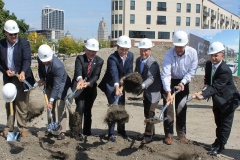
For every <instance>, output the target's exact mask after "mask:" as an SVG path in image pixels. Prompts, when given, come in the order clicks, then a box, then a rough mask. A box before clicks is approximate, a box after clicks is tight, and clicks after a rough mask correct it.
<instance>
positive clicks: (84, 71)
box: [73, 38, 104, 140]
mask: <svg viewBox="0 0 240 160" xmlns="http://www.w3.org/2000/svg"><path fill="white" fill-rule="evenodd" d="M98 50H99V42H98V41H97V40H96V39H94V38H90V39H88V40H87V42H86V45H85V54H83V55H78V56H77V57H76V60H75V70H74V77H73V90H75V89H76V87H77V86H80V88H81V90H80V91H78V92H76V94H75V103H76V106H77V107H76V111H77V112H78V113H79V115H80V117H81V127H80V128H81V129H80V131H79V140H83V136H82V134H83V135H86V136H90V135H92V132H91V125H92V106H93V103H94V101H95V99H96V97H97V80H98V78H99V76H100V73H101V69H102V66H103V62H104V61H103V59H102V58H100V57H99V56H97V55H96V54H97V52H98ZM82 117H84V121H83V130H82Z"/></svg>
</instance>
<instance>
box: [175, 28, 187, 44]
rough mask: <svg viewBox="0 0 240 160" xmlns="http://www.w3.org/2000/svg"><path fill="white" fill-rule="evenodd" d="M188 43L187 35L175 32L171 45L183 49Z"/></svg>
mask: <svg viewBox="0 0 240 160" xmlns="http://www.w3.org/2000/svg"><path fill="white" fill-rule="evenodd" d="M187 43H188V35H187V33H186V32H184V31H176V32H175V33H174V35H173V45H174V46H180V47H183V46H185V45H186V44H187Z"/></svg>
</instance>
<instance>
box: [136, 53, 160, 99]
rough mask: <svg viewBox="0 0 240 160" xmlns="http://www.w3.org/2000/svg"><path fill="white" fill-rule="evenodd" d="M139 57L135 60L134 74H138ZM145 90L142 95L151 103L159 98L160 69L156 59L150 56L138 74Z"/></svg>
mask: <svg viewBox="0 0 240 160" xmlns="http://www.w3.org/2000/svg"><path fill="white" fill-rule="evenodd" d="M140 59H141V57H138V58H137V59H136V68H135V72H138V73H140V65H141V62H140ZM140 74H141V76H142V79H143V83H144V84H145V86H146V88H145V89H144V94H145V96H146V97H147V98H148V100H149V101H150V102H151V103H156V102H158V101H159V100H160V98H161V93H160V91H161V86H162V81H161V78H160V69H159V65H158V63H157V61H156V59H155V58H154V57H153V56H150V57H149V58H148V60H147V61H146V63H145V65H144V68H143V71H142V73H140Z"/></svg>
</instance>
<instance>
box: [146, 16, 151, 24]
mask: <svg viewBox="0 0 240 160" xmlns="http://www.w3.org/2000/svg"><path fill="white" fill-rule="evenodd" d="M146 24H151V15H146Z"/></svg>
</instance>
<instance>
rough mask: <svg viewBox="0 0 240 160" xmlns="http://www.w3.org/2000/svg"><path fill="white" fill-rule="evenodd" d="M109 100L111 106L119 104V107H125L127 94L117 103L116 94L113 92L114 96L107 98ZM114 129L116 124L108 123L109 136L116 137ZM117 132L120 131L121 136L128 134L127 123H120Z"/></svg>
mask: <svg viewBox="0 0 240 160" xmlns="http://www.w3.org/2000/svg"><path fill="white" fill-rule="evenodd" d="M107 99H108V103H109V104H118V105H122V106H125V93H124V92H123V95H122V96H121V97H119V98H117V100H118V102H117V101H116V96H115V92H113V94H112V95H111V96H110V97H107ZM114 128H115V123H108V134H109V135H114ZM117 130H118V133H120V134H124V133H126V131H125V123H123V124H122V123H118V124H117Z"/></svg>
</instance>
